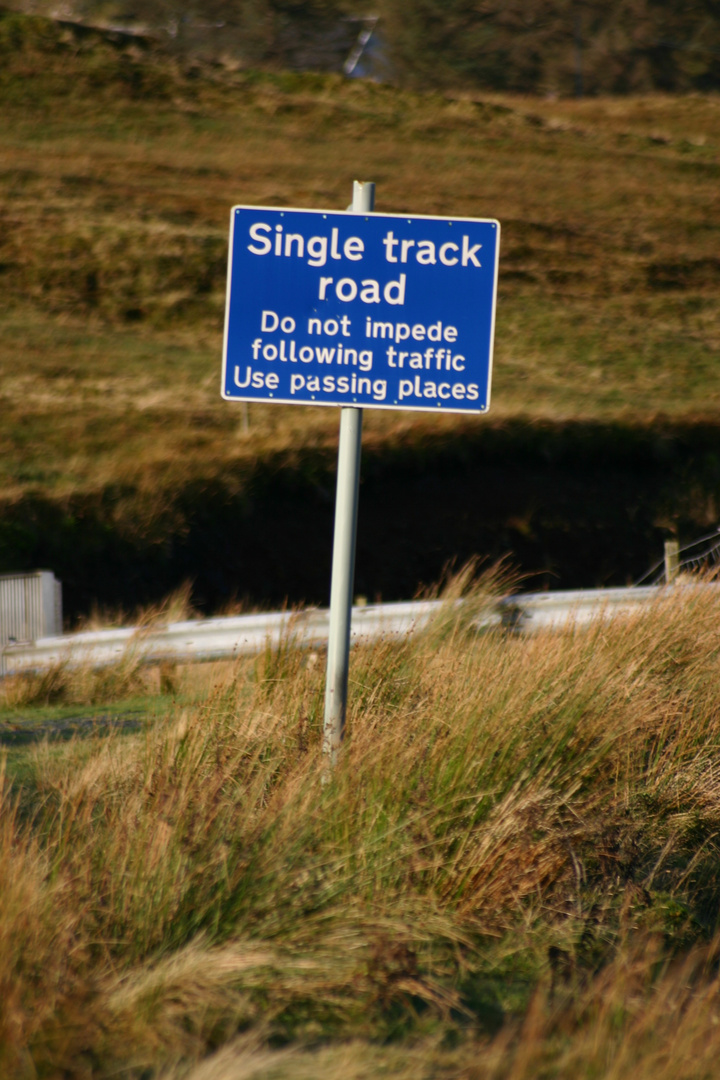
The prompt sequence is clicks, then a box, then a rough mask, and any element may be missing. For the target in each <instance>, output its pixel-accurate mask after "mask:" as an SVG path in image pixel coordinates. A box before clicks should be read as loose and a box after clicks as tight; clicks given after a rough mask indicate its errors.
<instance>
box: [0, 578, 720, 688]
mask: <svg viewBox="0 0 720 1080" xmlns="http://www.w3.org/2000/svg"><path fill="white" fill-rule="evenodd" d="M686 588H688V589H693V590H706V589H712V590H716V591H718V595H720V585H718V584H714V583H711V584H693V585H684V584H677V585H674V586H671V587H669V588H668V587H664V586H648V587H645V588H626V589H592V590H578V591H571V592H543V593H518V594H516V595H514V596H509V597H505V598H504V599H502V600H500V601H498V603H497V606H496V608H495V610H494V611H490V612H488V613H487V615H484V616H482V617H478V619H477V620H476V625H477V626H478V629H488V628H491V627H493V626H504V627H507V628H509V629H513V630H515V631H518V632H520V633H531V632H533V631H535V630H544V629H550V628H555V629H558V628H561V627H563V626H567V625H568V624H573V625H576V626H583V625H587V624H588V623H589V622H591V621H592V620H594V619H598V618H616V617H618V616H623V615H628V614H631V613H632V612H636V611H638V610H639V609H640V608H642V607H646V606H648V605H651V604H652V603H654V602H658V601H659V600H661V599H662V598H668V597H669V596H670V595H671V594H672V593H675V592H677V591H678V590H679V589H686ZM443 603H444V602H443V601H440V600H420V601H411V602H408V603H397V604H372V605H368V606H366V607H355V608H353V611H352V629H351V637H352V640H353V641H355V642H359V641H374V640H377V639H379V638H383V637H386V638H392V637H400V636H404V635H407V634H411V633H413V631H416V630H420V629H422V628H423V627H424V626H426V625H427V623H428V621H429V620H430V618H431V617H432V615H434V614H436V613H437V612H438V611H439V610H440V608H441V607H442V606H443ZM457 603H458V604H461V603H462V601H457ZM328 624H329V613H328V611H327V610H321V609H317V608H312V609H308V610H307V611H301V612H274V613H271V614H259V615H238V616H231V617H228V618H217V619H196V620H192V621H187V622H179V623H171V624H169V625H167V626H152V627H149V628H127V629H121V630H98V631H89V632H87V631H86V632H83V633H79V634H66V635H63V636H62V637H49V638H40V639H39V640H37V641H35V642H33V643H31V644H13V645H6V646H5V647H4V648H2V649H0V675H11V674H17V673H20V672H23V671H37V670H42V669H44V668H49V667H52V666H54V665H57V664H69V665H71V666H80V665H84V664H87V665H90V666H93V667H105V666H107V665H109V664H113V663H117V662H118V661H120V660H122V659H123V658H129V657H133V658H136V659H139V660H142V661H143V662H147V663H158V662H162V661H175V662H192V661H201V660H220V659H233V658H234V657H240V656H248V655H252V654H257V653H260V652H262V651H263V650H264V649H265V648H268V647H269V648H277V647H278V646H279V645H281V644H282V643H283V642H287V643H291V644H294V645H297V646H305V647H311V646H320V645H324V644H326V643H327V637H328Z"/></svg>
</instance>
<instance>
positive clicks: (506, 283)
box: [0, 15, 720, 606]
mask: <svg viewBox="0 0 720 1080" xmlns="http://www.w3.org/2000/svg"><path fill="white" fill-rule="evenodd" d="M0 57H1V58H2V64H1V65H0V106H1V108H2V115H3V124H2V130H1V131H0V140H1V145H2V162H3V166H2V171H1V173H0V200H1V202H0V285H1V286H2V297H3V305H2V310H1V311H0V375H1V382H0V394H1V397H2V414H1V419H0V500H1V501H2V504H3V506H4V507H5V513H4V517H5V520H6V521H9V520H10V519H12V521H13V522H14V524H13V525H12V527H10V526H7V527H6V528H5V529H4V530H0V533H2V535H0V563H2V565H0V569H15V568H18V563H19V561H22V560H23V559H24V558H26V557H27V558H28V559H35V561H37V560H38V559H39V560H40V561H44V562H47V561H48V560H51V559H52V560H57V558H61V561H62V558H64V556H62V557H61V556H60V555H59V554H58V551H56V549H54V548H48V547H47V545H45V546H43V544H44V543H45V541H44V539H42V541H41V540H37V538H36V540H35V541H31V540H28V539H27V537H28V536H31V537H32V536H35V535H36V534H38V530H39V535H41V537H44V536H45V535H46V533H47V529H46V528H45V526H43V525H42V522H43V521H46V520H53V519H54V517H58V518H59V519H60V520H61V521H68V520H73V521H79V520H80V519H82V518H83V517H84V519H85V520H86V521H92V523H93V524H92V528H94V529H96V530H97V532H98V533H99V534H101V535H111V534H112V535H114V536H120V537H121V538H122V542H123V543H127V545H128V547H129V549H132V551H133V552H134V553H135V554H134V558H135V559H136V561H137V564H138V565H139V563H140V561H141V559H142V557H143V556H142V550H143V547H144V548H145V549H147V548H152V549H153V550H160V549H162V550H166V551H167V550H169V549H170V547H172V545H177V543H179V542H181V540H182V537H183V536H186V535H188V533H189V532H191V531H192V529H193V528H196V526H197V522H193V521H190V520H189V519H188V518H187V514H186V511H185V510H184V509H183V507H185V506H187V504H188V503H189V502H190V501H191V500H192V498H194V497H195V496H196V495H197V493H198V492H203V491H206V490H208V489H210V490H215V489H217V490H220V489H221V490H222V493H223V494H222V495H221V496H219V498H220V501H221V502H222V501H223V499H224V500H225V501H227V500H232V499H235V498H236V497H237V496H238V494H239V493H243V492H244V493H246V495H248V497H250V495H251V493H252V490H254V487H253V485H254V484H255V482H256V481H255V479H253V478H254V477H256V471H257V467H258V462H266V463H268V467H269V469H270V471H271V472H272V473H275V474H277V473H278V471H283V470H284V471H285V472H286V473H287V476H288V477H289V479H288V480H287V482H285V481H284V483H285V486H288V484H289V486H290V487H292V486H293V485H294V486H297V484H298V479H297V471H296V470H297V464H298V462H308V461H311V460H315V461H316V462H317V463H318V464H317V465H313V466H307V465H306V464H303V465H301V470H302V469H307V468H310V469H311V471H312V469H313V468H320V469H321V471H322V470H325V471H327V469H329V468H330V469H331V462H332V454H333V447H334V444H335V441H336V430H337V415H336V413H335V411H334V410H322V409H316V410H306V409H302V408H287V407H277V406H273V407H272V408H264V407H261V406H253V407H252V408H251V410H250V418H249V419H250V425H249V432H246V431H245V428H244V425H243V423H242V417H241V412H240V410H239V409H238V407H236V406H234V405H232V404H228V403H222V402H221V401H220V400H219V364H220V350H221V321H222V310H223V304H224V284H225V260H226V237H227V226H228V210H229V207H230V205H231V204H232V203H234V202H248V203H261V204H271V205H295V206H315V207H318V206H326V207H330V208H342V207H344V206H345V205H346V204H347V202H348V199H349V193H350V184H351V180H352V179H353V178H354V177H361V178H365V179H373V180H375V181H376V183H377V185H378V186H377V205H378V209H384V210H388V211H398V210H407V211H413V212H417V213H453V214H468V215H480V216H482V215H486V216H496V217H498V218H499V219H500V220H501V222H502V225H503V241H502V252H501V284H500V299H499V307H498V322H497V347H496V366H495V377H494V392H493V405H492V411H491V414H490V417H489V418H488V419H486V420H482V421H478V420H473V421H470V422H467V421H462V420H460V419H456V418H453V417H437V418H435V417H430V418H427V417H425V416H417V417H414V416H412V415H411V414H402V415H401V414H393V413H373V412H371V411H369V412H367V413H366V444H367V446H368V448H369V450H370V452H371V453H373V452H374V453H377V455H378V459H379V460H380V461H382V460H385V458H384V455H385V453H386V450H391V449H392V448H393V447H395V448H396V449H398V448H399V449H400V450H401V451H402V452H405V450H406V449H407V448H414V449H412V452H413V453H414V454H419V455H421V456H422V455H423V454H425V455H430V457H432V456H434V455H435V453H436V452H437V450H438V449H439V448H441V447H447V446H450V447H451V448H452V447H461V446H463V445H467V444H473V445H475V444H476V443H477V440H478V439H480V438H482V437H483V435H482V433H483V432H487V431H489V430H490V429H492V428H495V429H497V428H500V429H503V430H504V425H505V424H506V423H507V422H509V420H510V419H512V420H513V422H514V423H515V424H517V423H518V421H520V422H521V425H524V427H523V428H522V431H523V432H526V433H527V432H528V431H531V430H532V426H533V425H534V424H536V423H538V422H542V423H543V424H545V425H546V426H547V430H552V431H553V432H555V433H556V435H555V436H553V438H551V440H550V441H551V442H552V443H556V442H557V440H560V441H562V439H563V438H564V436H563V434H562V430H563V425H564V424H565V423H566V422H567V421H576V420H577V421H581V422H589V421H598V422H601V423H602V424H609V425H610V426H611V427H612V426H613V425H619V426H620V428H621V429H622V430H623V431H628V432H630V435H629V436H628V438H629V439H630V441H632V440H633V439H636V441H637V440H639V441H640V442H641V443H642V442H643V441H644V440H646V438H647V437H649V438H651V439H652V438H653V437H654V436H653V435H652V431H653V422H654V420H655V418H656V417H657V416H658V414H663V415H664V416H665V417H666V418H667V424H666V426H665V429H663V430H667V431H668V432H669V435H668V438H669V439H670V441H671V442H673V440H674V441H675V442H677V439H678V437H679V438H680V441H682V436H678V435H677V433H678V431H679V430H680V429H684V428H685V427H686V426H687V424H688V423H691V424H692V423H694V422H696V421H698V420H702V421H703V422H704V423H705V424H709V425H710V426H711V427H714V425H715V424H716V423H717V419H718V404H719V403H720V366H719V365H718V363H717V351H718V343H719V341H720V315H719V314H718V312H719V310H720V308H719V307H718V303H717V300H718V292H719V291H720V260H719V259H718V255H717V230H718V226H717V221H718V213H717V211H718V208H719V203H718V198H719V197H718V175H719V173H720V140H719V139H718V135H717V132H718V120H719V119H720V103H719V102H718V101H717V99H716V98H714V97H702V96H688V97H678V98H670V97H652V98H639V99H632V98H629V99H622V100H620V99H588V100H584V101H580V102H575V101H548V100H530V99H512V98H501V97H484V98H477V99H474V98H471V97H464V98H451V97H443V96H439V95H414V94H410V93H406V92H402V91H399V90H396V89H393V88H391V87H383V86H376V85H372V84H367V83H363V82H360V81H355V82H342V81H341V80H340V79H339V78H337V77H334V76H322V77H321V76H314V75H311V74H308V75H282V74H262V73H255V72H238V71H233V70H231V69H230V68H229V67H222V66H216V67H208V66H205V67H202V66H199V65H196V66H194V67H191V68H183V67H182V66H180V65H179V62H176V61H173V60H170V59H168V58H166V57H163V56H162V55H161V54H159V53H158V52H157V51H154V47H152V46H151V45H150V44H149V43H147V42H146V43H142V42H140V43H137V44H134V45H127V43H122V42H115V43H113V42H112V41H111V40H109V39H106V38H103V37H101V36H99V35H97V34H91V33H88V34H85V35H83V36H81V37H78V36H77V34H73V33H72V32H71V31H70V30H68V29H67V28H65V29H62V28H61V29H58V28H56V27H54V26H53V24H51V23H49V22H45V21H43V20H40V19H35V20H30V19H25V18H22V17H19V16H10V15H6V16H4V17H2V18H0ZM668 425H669V427H668ZM678 425H679V427H678ZM514 430H516V431H519V430H520V429H518V428H517V427H516V428H515V429H514ZM633 432H634V433H635V434H632V433H633ZM648 433H649V434H648ZM620 439H621V441H622V439H623V435H622V434H621V435H620ZM612 441H614V439H613V440H611V442H612ZM516 443H517V445H516V450H517V449H518V448H519V450H522V448H523V447H524V448H525V449H526V452H527V453H530V451H529V450H528V447H530V446H531V444H532V437H531V436H528V435H527V434H523V433H520V434H519V435H518V437H517V440H516ZM609 445H610V444H608V445H604V444H603V445H601V444H598V448H597V467H598V468H601V467H602V461H603V459H604V458H605V457H606V456H607V453H609V452H611V450H610V449H609ZM452 452H454V450H453V451H452ZM711 452H712V454H716V453H717V450H716V449H715V448H714V443H713V449H712V451H711ZM552 453H555V451H554V450H553V451H552ZM313 454H314V455H316V456H315V458H314V459H313ZM318 455H319V456H318ZM631 456H632V455H631ZM629 464H630V466H631V467H634V465H633V464H632V462H630V463H629ZM686 467H687V462H686V461H685V462H684V464H683V469H686ZM288 470H289V472H288ZM681 471H682V470H681ZM691 471H693V472H694V471H695V469H694V466H693V467H692V469H691ZM711 471H712V470H711ZM700 480H702V478H700ZM700 480H698V482H700ZM304 482H305V480H304V479H302V477H301V486H302V483H304ZM713 482H714V481H712V479H711V481H709V483H710V490H712V483H713ZM702 484H705V480H702ZM702 484H701V486H702ZM553 485H554V486H555V487H557V486H558V481H557V479H555V480H553V479H552V478H550V479H549V480H548V484H547V486H548V487H549V488H552V487H553ZM325 486H326V485H325V481H324V480H323V481H322V482H321V487H323V488H324V487H325ZM685 487H686V485H683V484H680V488H679V490H680V491H681V492H682V491H683V490H685ZM248 493H250V494H248ZM472 498H473V499H474V496H473V497H472ZM707 498H709V495H708V494H707V488H706V487H703V494H702V497H701V501H702V500H705V501H707ZM471 501H472V499H471ZM527 512H528V508H527V507H521V506H518V507H516V508H515V510H514V511H513V513H511V514H510V515H509V516H506V519H505V526H506V528H507V529H510V532H511V533H512V531H513V526H512V525H511V521H512V520H514V519H519V518H522V517H523V516H524V515H526V514H527ZM213 513H214V511H213ZM667 513H670V515H671V516H672V513H673V510H672V507H671V508H670V510H669V511H667V512H666V510H664V509H658V510H657V512H656V513H655V516H654V518H653V519H652V522H653V524H652V527H653V528H655V529H656V532H657V529H658V528H660V526H659V525H658V522H659V521H661V519H664V518H663V515H665V517H666V516H667ZM689 517H690V519H691V520H693V521H694V522H695V526H693V527H696V526H697V527H699V528H704V527H705V524H706V523H707V522H706V519H707V517H708V511H707V509H706V508H705V509H702V508H701V507H700V503H698V502H697V500H696V503H695V504H694V508H693V509H692V510H691V511H690V512H689ZM710 518H712V519H713V520H714V518H713V515H712V513H710ZM649 527H650V526H649ZM18 530H19V532H18ZM206 531H207V530H206ZM20 534H22V536H24V537H25V539H24V540H23V541H22V542H20V541H18V535H20ZM658 535H659V534H658ZM118 542H119V541H118ZM624 542H625V541H624V540H623V543H624ZM76 544H77V539H74V540H73V541H72V544H71V546H73V545H76ZM158 545H159V548H158ZM28 553H30V554H28ZM453 553H455V552H454V551H453V550H452V549H451V550H450V551H446V552H445V553H444V557H447V555H448V554H453ZM84 557H85V558H86V560H88V561H90V562H91V561H92V558H93V557H94V556H93V554H92V553H91V552H89V553H86V555H85V556H84ZM548 559H549V564H553V565H554V562H553V560H554V559H555V556H554V555H552V553H551V554H550V555H549V556H548ZM643 559H645V560H646V555H643ZM545 561H546V562H547V559H546V560H545ZM555 561H557V560H555ZM542 564H543V556H542V554H541V557H540V562H539V563H538V561H537V560H536V561H535V563H534V564H533V565H531V567H530V568H532V569H538V568H539V567H540V565H542ZM549 564H548V565H549ZM173 567H174V568H173V569H172V571H168V575H169V578H172V577H173V575H175V576H177V574H178V573H180V570H181V568H180V566H179V565H175V564H173ZM59 569H62V568H61V567H59ZM438 572H439V567H438V566H437V565H435V566H434V567H433V570H432V573H433V574H435V575H436V574H437V573H438ZM618 572H620V571H618ZM623 572H630V570H629V568H628V567H626V568H625V570H624V571H623ZM67 573H74V571H72V572H71V570H70V569H69V568H68V570H67V572H66V576H67ZM143 573H144V574H145V576H146V578H151V577H152V572H151V570H149V569H146V570H145V571H143ZM126 577H127V575H126ZM588 583H589V582H588ZM174 584H177V580H163V581H162V583H161V587H162V590H163V591H167V589H168V588H169V587H171V586H172V585H174ZM93 587H94V588H96V589H97V588H100V587H101V583H100V582H97V581H96V582H95V584H94V586H93ZM233 587H234V588H235V589H236V590H237V591H239V592H243V590H244V589H246V588H247V587H248V585H247V580H246V578H242V577H241V578H236V579H235V580H234V586H233ZM125 588H127V589H131V583H130V581H129V580H126V583H125ZM208 589H209V590H210V592H212V590H211V589H210V587H209V586H208ZM139 592H140V593H143V589H142V588H139ZM304 595H309V590H308V591H306V592H305V593H304ZM83 602H84V601H83ZM71 606H72V605H71Z"/></svg>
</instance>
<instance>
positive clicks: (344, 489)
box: [323, 180, 375, 764]
mask: <svg viewBox="0 0 720 1080" xmlns="http://www.w3.org/2000/svg"><path fill="white" fill-rule="evenodd" d="M374 206H375V185H374V184H370V183H361V182H360V181H359V180H356V181H355V182H354V184H353V201H352V205H351V207H350V209H351V210H352V212H353V213H354V214H367V213H371V212H372V210H373V209H374ZM362 414H363V411H362V409H356V408H343V409H341V410H340V445H339V448H338V472H337V494H336V496H335V533H334V536H333V557H332V579H331V584H330V629H329V633H328V659H327V681H326V684H325V723H324V727H323V752H324V753H325V754H328V755H329V757H330V761H331V763H332V764H335V761H336V759H337V753H338V750H339V748H340V744H341V743H342V741H343V735H344V732H345V711H346V706H347V688H348V667H349V654H350V618H351V615H352V600H353V583H354V579H355V538H356V536H357V513H358V493H359V486H360V450H361V442H362Z"/></svg>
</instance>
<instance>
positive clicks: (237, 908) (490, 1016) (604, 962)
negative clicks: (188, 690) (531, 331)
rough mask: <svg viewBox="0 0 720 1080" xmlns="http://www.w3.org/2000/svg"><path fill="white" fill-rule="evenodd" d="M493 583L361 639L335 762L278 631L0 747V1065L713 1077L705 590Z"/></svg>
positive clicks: (308, 670) (54, 1070) (183, 1072)
mask: <svg viewBox="0 0 720 1080" xmlns="http://www.w3.org/2000/svg"><path fill="white" fill-rule="evenodd" d="M488 587H490V588H491V589H492V584H491V583H486V584H485V586H482V587H481V588H480V590H479V591H476V592H475V593H474V594H471V599H472V597H473V596H474V600H473V602H472V603H470V605H469V607H468V608H466V609H465V610H466V613H465V614H464V615H463V616H462V618H460V619H459V618H458V616H457V614H456V615H453V614H452V612H451V611H450V610H448V611H447V612H446V613H445V614H444V615H443V616H442V617H441V618H439V619H438V622H437V623H436V624H435V625H433V626H432V627H430V629H429V630H428V631H427V632H426V633H423V634H422V635H419V636H416V637H415V638H414V639H412V640H410V641H407V642H405V643H400V644H397V643H394V644H389V643H387V644H378V645H374V646H365V647H361V648H358V649H357V650H356V652H355V653H354V655H353V666H352V678H351V681H352V686H351V702H352V705H351V716H350V724H349V741H348V742H347V744H346V747H345V749H344V751H343V754H342V760H341V762H340V764H339V766H338V768H337V769H336V771H335V772H334V773H333V775H332V778H330V779H327V778H326V779H325V780H323V776H324V769H325V766H324V764H323V761H322V759H321V755H320V732H319V725H320V714H321V704H322V681H323V673H322V670H321V668H322V665H319V664H316V663H308V658H307V655H306V654H305V653H304V652H303V651H301V650H293V649H292V648H284V649H282V650H280V651H279V652H277V653H270V652H269V653H268V654H267V655H265V656H264V657H262V658H260V659H259V660H258V661H256V662H254V663H252V662H244V663H243V664H241V665H240V666H238V667H237V668H235V669H234V670H232V671H230V672H228V673H227V674H226V676H225V677H222V676H220V675H219V671H220V669H219V668H215V669H214V671H215V678H214V686H212V687H210V688H209V689H208V690H206V691H205V692H204V693H203V694H200V695H199V696H197V691H196V702H195V704H192V703H190V704H187V705H186V706H184V707H183V706H181V705H180V704H178V707H176V708H175V710H172V709H171V710H170V711H169V712H162V713H161V717H162V716H164V717H165V718H164V719H163V718H159V719H158V721H157V722H156V723H155V724H154V725H151V726H149V727H148V729H147V731H146V732H145V733H144V734H140V735H126V736H120V735H115V736H111V737H105V738H103V739H98V738H96V739H94V740H93V739H90V740H89V741H88V740H78V741H76V742H74V743H70V744H65V745H64V747H58V746H57V745H52V744H45V745H40V746H38V747H37V748H36V749H35V750H32V749H31V750H27V749H25V750H23V751H12V752H10V754H9V756H8V758H7V774H8V782H6V794H5V809H4V813H3V827H2V833H1V836H0V864H1V866H2V872H1V873H0V912H1V914H2V918H1V919H0V991H1V992H0V1000H1V1001H2V1003H3V1005H2V1010H1V1011H0V1054H2V1057H1V1058H0V1060H1V1061H2V1072H3V1075H4V1076H7V1077H9V1078H10V1077H12V1078H13V1080H14V1078H15V1077H24V1076H30V1075H33V1076H35V1075H36V1076H38V1077H41V1078H50V1077H52V1078H55V1077H60V1076H64V1077H73V1078H74V1077H78V1078H79V1077H94V1078H100V1077H110V1076H113V1075H117V1073H118V1072H122V1073H123V1075H126V1076H128V1077H138V1078H139V1077H141V1076H143V1077H154V1076H158V1077H159V1076H163V1077H167V1076H170V1075H172V1076H173V1077H178V1078H179V1077H185V1076H189V1075H192V1076H193V1077H194V1078H196V1080H199V1078H200V1077H203V1078H209V1077H218V1078H221V1077H222V1078H224V1077H231V1076H232V1077H237V1076H246V1075H248V1076H249V1075H256V1074H257V1075H259V1076H267V1077H272V1076H280V1075H282V1076H296V1075H297V1076H300V1077H302V1076H310V1075H319V1071H320V1072H322V1075H329V1076H338V1077H340V1076H343V1077H345V1076H358V1077H359V1076H366V1075H367V1076H370V1075H377V1072H378V1071H380V1070H381V1069H384V1068H387V1069H388V1073H389V1075H397V1076H399V1077H404V1076H411V1075H412V1076H415V1075H421V1076H422V1075H427V1076H438V1077H443V1076H448V1077H449V1076H463V1077H467V1078H468V1080H470V1078H472V1077H478V1078H483V1080H484V1078H485V1077H487V1078H490V1077H495V1078H498V1080H499V1078H506V1077H507V1078H513V1080H520V1078H527V1080H530V1078H531V1077H533V1078H534V1077H537V1076H538V1075H543V1076H547V1077H567V1078H568V1080H569V1078H570V1077H572V1078H573V1080H576V1078H579V1077H588V1078H589V1077H617V1078H620V1077H626V1076H629V1075H630V1070H631V1069H632V1070H633V1074H634V1075H637V1076H639V1077H642V1078H645V1077H647V1078H648V1080H650V1077H652V1078H653V1080H655V1078H656V1077H661V1078H667V1080H670V1078H672V1080H676V1078H677V1077H679V1076H682V1077H685V1078H687V1080H690V1078H692V1080H694V1078H698V1080H699V1078H701V1077H706V1076H709V1075H712V1068H713V1065H712V1062H713V1060H714V1057H715V1056H716V1054H717V1050H718V1036H717V1026H716V1024H717V1020H716V1016H717V1008H718V1005H717V1001H718V998H717V993H718V991H717V970H716V965H717V960H716V944H715V941H716V939H715V934H716V931H717V910H718V897H719V896H720V892H719V889H720V885H719V882H718V873H717V865H718V847H717V830H718V812H719V804H718V790H717V777H716V766H715V759H716V757H717V751H718V746H720V729H719V728H718V723H717V709H716V697H717V679H718V655H719V653H718V636H717V617H718V606H717V600H716V598H715V597H714V596H713V595H708V593H707V592H704V593H703V594H702V595H700V594H699V593H696V592H694V591H693V590H692V589H689V590H686V589H680V590H676V591H675V592H674V593H672V592H671V593H670V594H669V595H668V598H667V600H666V602H665V603H664V604H662V605H661V606H660V607H659V608H658V609H657V610H655V611H654V612H652V613H648V614H646V615H642V616H640V617H638V618H634V619H631V620H628V621H626V622H622V623H620V622H618V623H613V624H608V625H602V624H599V625H597V626H595V627H594V628H593V629H590V630H583V631H573V630H569V631H567V632H563V633H558V634H542V635H537V636H535V637H533V638H532V639H516V638H513V637H504V636H500V635H496V634H490V635H484V636H482V637H481V638H478V637H477V636H476V633H475V632H474V631H473V628H472V618H471V615H472V612H473V610H475V611H477V610H480V609H482V605H483V603H484V602H485V600H484V597H486V596H487V589H488ZM14 777H15V778H16V779H13V778H14ZM19 777H22V781H21V780H20V779H17V778H19ZM283 1047H284V1048H285V1049H284V1050H282V1049H281V1048H283ZM213 1054H215V1055H216V1056H215V1057H213V1056H212V1055H213ZM204 1059H207V1060H206V1061H205V1064H203V1065H202V1066H199V1067H198V1069H197V1070H196V1071H195V1072H192V1071H188V1070H189V1067H190V1066H191V1065H192V1064H193V1063H198V1062H200V1061H201V1060H204ZM420 1061H424V1064H423V1065H422V1066H421V1065H419V1064H418V1063H419V1062H420ZM318 1070H319V1071H318ZM418 1070H419V1071H418Z"/></svg>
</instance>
